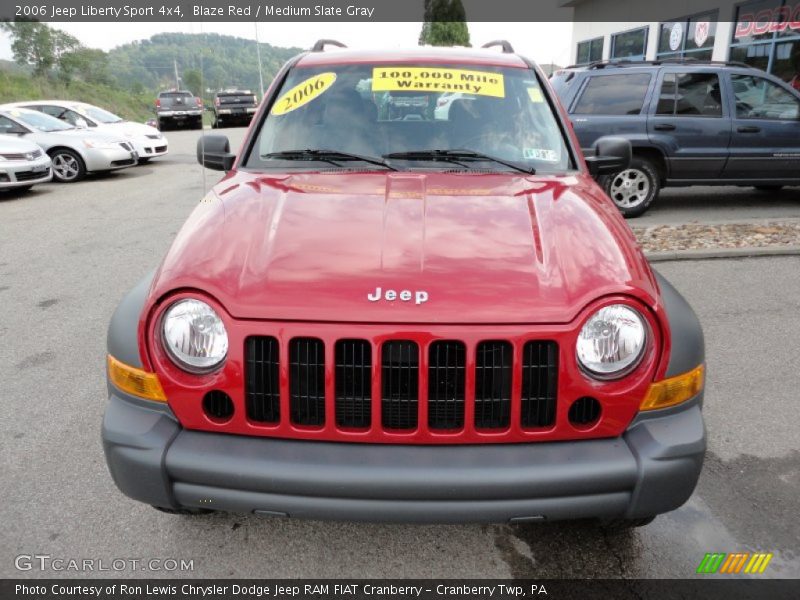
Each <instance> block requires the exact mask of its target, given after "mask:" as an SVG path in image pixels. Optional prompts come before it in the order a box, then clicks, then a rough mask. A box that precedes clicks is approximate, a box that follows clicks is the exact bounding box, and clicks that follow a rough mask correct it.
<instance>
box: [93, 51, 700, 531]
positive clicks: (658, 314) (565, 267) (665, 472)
mask: <svg viewBox="0 0 800 600" xmlns="http://www.w3.org/2000/svg"><path fill="white" fill-rule="evenodd" d="M501 45H502V47H503V49H504V51H503V52H495V51H488V50H487V51H476V50H475V49H455V48H433V47H425V48H420V49H416V50H412V51H406V50H392V51H388V50H387V51H379V52H364V51H350V50H346V49H345V50H339V51H337V52H335V53H326V52H324V43H318V44H317V45H316V46H315V48H316V49H317V50H315V51H311V52H309V53H305V54H302V55H300V56H299V57H296V58H294V59H292V60H290V61H289V63H288V64H287V65H285V66H284V67H283V69H282V70H281V71H280V72H279V73H278V75H277V79H276V81H277V83H276V84H275V85H274V87H273V88H272V91H271V92H270V93H269V94H268V96H267V97H266V98H265V99H264V101H263V102H264V106H263V107H262V109H261V110H260V112H259V114H258V117H257V119H258V120H257V121H256V122H254V123H253V125H252V126H251V128H250V130H249V131H248V133H247V135H246V139H245V141H244V143H243V144H242V148H243V151H242V154H241V155H239V156H234V155H233V154H232V153H231V152H230V143H229V141H228V139H227V138H226V137H225V136H223V135H219V134H210V135H206V136H202V137H201V138H200V139H199V141H198V145H197V156H198V160H199V161H201V164H203V165H204V166H205V167H207V168H210V169H217V170H220V171H224V172H226V174H225V176H224V178H223V179H222V180H221V181H220V182H219V183H218V184H217V185H215V186H214V187H213V189H212V190H211V191H210V193H209V194H208V195H206V196H205V199H204V201H203V202H202V203H199V204H198V205H197V207H196V208H195V210H194V212H193V214H192V215H191V216H190V217H189V219H188V221H187V222H186V223H185V224H184V225H183V227H182V229H181V230H180V232H179V233H178V235H177V237H176V239H175V240H174V242H173V245H172V247H171V249H170V250H169V251H168V252H167V254H166V256H165V257H164V259H163V260H162V262H161V264H160V265H159V266H158V268H156V270H155V271H154V272H151V273H150V274H149V275H147V276H146V277H145V278H144V279H143V280H142V281H141V282H140V283H139V284H138V285H137V286H136V287H135V288H134V289H133V290H132V291H131V292H130V293H129V294H128V295H127V296H126V297H125V298H124V299H123V300H122V302H121V304H120V305H119V307H118V308H117V310H116V312H115V314H114V316H113V317H112V319H111V324H110V327H109V333H108V354H109V356H108V363H107V375H108V378H109V388H108V389H109V404H108V406H107V410H106V413H105V419H104V423H103V431H102V437H103V444H104V448H105V455H106V460H107V462H108V466H109V469H110V471H111V474H112V476H113V479H114V481H115V483H116V485H117V486H118V487H119V488H120V490H122V492H124V493H125V494H127V495H128V496H130V497H132V498H134V499H136V500H139V501H141V502H145V503H148V504H151V505H153V506H155V507H157V508H158V509H160V510H163V511H166V512H172V513H181V514H193V513H198V512H204V511H207V510H209V509H215V510H225V511H239V512H244V513H256V514H263V515H280V516H291V517H302V518H322V519H344V520H366V521H395V522H397V521H410V522H467V521H474V522H501V523H508V522H512V523H514V522H520V523H522V522H530V521H541V520H556V519H569V518H584V517H603V518H606V519H610V520H612V523H615V524H616V525H619V526H625V527H627V526H632V525H643V524H646V523H647V522H649V521H650V520H652V519H653V518H654V516H655V515H657V514H660V513H663V512H667V511H670V510H673V509H675V508H677V507H679V506H680V505H682V504H683V503H684V502H685V501H686V500H687V499H688V498H689V496H690V495H691V493H692V490H693V489H694V487H695V484H696V482H697V479H698V476H699V474H700V470H701V466H702V463H703V456H704V452H705V432H704V426H703V418H702V414H701V405H702V398H703V374H704V355H703V334H702V331H701V328H700V325H699V323H698V321H697V318H696V316H695V314H694V313H693V312H692V309H691V308H690V307H689V305H688V304H687V303H686V301H685V300H684V299H683V298H682V297H681V296H680V294H679V293H678V292H677V291H676V290H675V289H674V288H673V287H672V286H671V285H670V284H669V283H668V282H667V281H666V280H665V279H664V278H663V277H662V276H661V275H659V274H658V273H657V272H655V271H654V270H653V269H652V268H651V266H650V264H649V263H648V261H647V260H646V259H645V257H644V255H643V254H642V252H641V250H640V249H639V247H638V245H637V243H636V240H635V238H634V237H633V235H632V234H631V231H630V229H629V228H628V226H627V225H626V224H625V222H624V219H623V217H622V215H621V214H620V213H619V211H617V210H616V208H615V206H614V204H613V203H612V202H611V200H610V199H609V198H608V196H607V195H606V194H605V193H603V191H602V189H601V188H600V187H599V186H598V185H597V183H596V182H595V181H594V179H593V176H596V175H601V174H604V173H608V172H616V171H619V170H620V169H621V168H625V167H626V166H627V164H628V162H629V160H630V151H631V150H630V143H629V142H627V141H626V140H623V139H620V138H613V137H606V138H603V139H600V140H598V141H597V142H596V144H595V148H594V153H593V156H591V157H588V158H586V159H584V158H583V156H582V155H581V152H580V147H579V146H578V145H577V141H576V139H575V138H574V136H572V135H571V133H570V130H569V127H568V125H567V123H566V122H565V121H564V120H563V119H562V117H561V113H560V112H559V111H558V110H556V107H557V101H556V99H555V97H554V95H553V94H552V92H551V90H550V87H549V86H548V85H547V80H546V79H545V77H544V75H543V73H542V72H541V71H540V70H539V69H538V68H536V67H535V66H534V65H533V64H532V63H531V62H530V61H528V60H527V59H525V58H523V57H521V56H519V55H517V54H514V53H513V50H512V49H511V47H510V45H509V44H508V43H507V42H504V43H502V44H501ZM365 80H368V81H369V82H370V84H369V85H370V86H371V88H372V91H373V92H375V94H374V96H368V97H366V98H365V97H364V95H363V94H362V93H360V92H359V89H358V87H359V85H360V84H361V83H362V82H363V81H365ZM417 85H420V86H424V88H420V90H419V92H417V95H423V96H425V104H426V105H427V106H435V104H436V100H437V99H438V98H439V96H440V95H441V94H442V93H445V92H449V91H452V89H453V86H454V85H457V86H460V87H462V88H466V89H468V90H469V93H471V94H473V95H475V96H476V98H475V99H473V100H470V101H469V104H470V106H469V107H465V106H464V105H462V104H460V103H458V102H454V103H453V106H451V110H450V112H449V115H448V120H447V121H443V120H437V119H435V118H434V117H433V114H432V113H433V111H430V113H418V114H419V116H420V118H421V119H423V120H422V121H420V120H405V119H393V118H390V117H388V116H385V117H380V116H379V111H378V107H377V106H376V104H375V100H374V98H380V99H381V101H382V96H380V94H384V93H385V94H388V95H389V96H394V94H399V95H400V97H402V98H405V97H407V96H405V95H404V94H407V92H404V91H403V90H407V89H408V88H409V87H416V86H417Z"/></svg>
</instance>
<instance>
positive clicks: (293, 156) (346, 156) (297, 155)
mask: <svg viewBox="0 0 800 600" xmlns="http://www.w3.org/2000/svg"><path fill="white" fill-rule="evenodd" d="M261 158H267V159H268V158H275V159H279V160H318V161H322V162H326V163H330V164H332V165H335V166H337V167H340V166H341V165H340V164H339V162H340V161H347V160H360V161H362V162H365V163H369V164H371V165H378V166H381V167H385V168H387V169H389V170H390V171H397V169H395V168H394V167H393V166H392V165H390V164H389V163H387V162H386V161H385V160H383V159H382V158H379V157H377V156H365V155H363V154H353V153H352V152H342V151H340V150H322V149H320V150H311V149H306V150H284V151H282V152H269V153H267V154H262V155H261Z"/></svg>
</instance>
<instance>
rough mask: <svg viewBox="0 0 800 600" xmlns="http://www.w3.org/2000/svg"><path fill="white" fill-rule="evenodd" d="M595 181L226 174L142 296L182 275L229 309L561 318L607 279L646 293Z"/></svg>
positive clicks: (266, 314)
mask: <svg viewBox="0 0 800 600" xmlns="http://www.w3.org/2000/svg"><path fill="white" fill-rule="evenodd" d="M601 194H602V193H601V191H600V190H599V188H598V187H597V186H596V185H595V184H594V183H593V182H592V181H591V180H590V179H588V177H585V176H583V175H575V176H565V177H538V176H536V177H529V176H523V175H516V174H464V173H458V174H455V173H454V174H447V173H432V174H407V173H389V174H385V173H342V172H338V173H317V174H308V173H305V174H294V175H292V174H288V175H287V174H283V175H264V174H253V173H245V172H238V173H234V174H231V175H229V176H228V177H226V178H225V179H223V180H222V181H221V182H220V183H219V184H217V186H216V187H215V188H214V190H213V191H212V192H211V193H210V194H209V195H208V196H207V197H206V198H205V199H204V200H203V201H202V202H201V203H200V204H199V206H198V207H197V208H196V209H195V211H194V212H193V213H192V215H191V216H190V218H189V220H188V221H187V222H186V224H185V225H184V226H183V228H182V229H181V231H180V232H179V234H178V236H177V237H176V239H175V242H174V243H173V245H172V248H171V249H170V251H169V252H168V254H167V256H166V257H165V259H164V261H163V263H162V265H161V268H160V270H159V272H158V273H157V275H156V278H155V279H154V282H153V287H152V289H151V300H152V301H154V302H155V301H158V300H159V299H161V298H162V297H163V296H164V295H166V294H169V293H170V292H172V291H174V290H178V289H187V288H192V289H196V290H200V291H202V292H203V293H206V294H209V295H211V296H212V297H214V298H216V299H217V300H218V301H219V302H220V303H221V304H222V305H223V306H224V307H225V308H226V310H227V311H228V312H229V313H230V314H231V316H233V317H235V318H241V319H285V320H304V321H330V322H394V323H492V324H495V323H496V324H501V323H565V322H569V321H571V320H572V319H574V318H575V317H576V316H577V314H578V312H579V311H580V310H581V309H582V308H583V307H585V306H586V305H587V304H588V303H589V302H591V301H592V300H594V299H596V298H598V297H600V296H604V295H607V294H613V293H625V294H632V295H635V296H638V297H639V298H641V299H642V300H644V301H645V302H648V303H653V302H655V298H656V297H657V288H656V284H655V282H654V280H653V276H652V272H651V271H650V268H649V266H648V264H647V262H646V260H645V259H644V257H643V255H642V253H641V251H640V250H639V249H638V246H637V245H636V242H635V239H634V238H633V235H632V234H631V232H630V229H629V228H628V227H627V225H626V224H625V222H624V220H623V219H622V217H621V216H620V215H619V213H618V212H617V211H616V209H615V208H614V206H613V205H612V204H611V203H610V202H609V201H608V200H607V199H605V198H603V197H602V195H601ZM377 288H381V295H382V298H381V299H380V300H374V298H375V296H376V295H377ZM387 290H391V291H393V292H394V293H395V295H396V299H394V300H387V299H386V292H387ZM403 291H408V292H410V294H403V293H402V292H403ZM420 292H421V293H420ZM369 295H371V296H372V297H373V300H371V299H370V298H369V297H368V296H369ZM389 297H390V298H391V297H392V294H391V293H390V294H389ZM402 298H410V299H409V300H403V299H402ZM425 298H427V300H425V301H423V300H424V299H425Z"/></svg>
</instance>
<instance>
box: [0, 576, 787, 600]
mask: <svg viewBox="0 0 800 600" xmlns="http://www.w3.org/2000/svg"><path fill="white" fill-rule="evenodd" d="M798 597H800V580H785V579H784V580H764V579H750V578H747V579H746V578H744V577H742V578H730V579H707V578H702V577H701V578H698V579H677V580H642V579H633V580H624V579H597V580H572V581H570V580H554V579H542V580H510V579H509V580H500V579H485V580H470V579H465V580H457V579H443V580H433V579H409V580H402V579H392V580H365V579H360V580H356V579H351V580H345V579H328V580H322V579H286V580H276V579H263V580H258V579H218V580H211V579H198V580H185V579H138V580H134V579H129V580H125V579H85V578H84V579H58V580H56V579H47V580H38V581H37V580H32V579H6V580H2V581H0V598H3V600H11V599H14V600H23V599H26V598H27V599H31V600H87V599H89V598H97V599H99V600H152V599H159V600H189V599H191V600H196V599H203V600H264V599H274V600H517V599H520V598H525V599H526V600H530V599H536V600H539V599H545V598H546V599H548V600H562V599H563V600H567V599H573V598H580V599H581V600H590V599H593V598H603V599H613V600H627V599H629V598H630V599H633V598H636V599H643V598H644V599H649V598H658V599H659V600H661V599H664V600H670V599H672V598H682V599H689V598H692V599H694V598H703V599H704V600H716V599H718V598H719V599H724V600H731V599H734V598H735V599H737V600H738V599H743V598H754V599H755V598H769V599H770V600H783V599H789V598H791V599H792V600H795V599H796V598H798Z"/></svg>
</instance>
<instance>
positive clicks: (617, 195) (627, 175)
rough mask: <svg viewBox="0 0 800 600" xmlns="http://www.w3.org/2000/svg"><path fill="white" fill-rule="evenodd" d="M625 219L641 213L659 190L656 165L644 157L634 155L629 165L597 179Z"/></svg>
mask: <svg viewBox="0 0 800 600" xmlns="http://www.w3.org/2000/svg"><path fill="white" fill-rule="evenodd" d="M598 183H600V185H601V186H602V188H603V189H604V190H605V192H606V194H608V196H609V198H611V200H612V201H613V202H614V204H615V205H616V206H617V208H618V209H619V211H620V212H621V213H622V214H623V215H624V216H625V218H626V219H632V218H635V217H638V216H641V215H643V214H644V213H645V212H647V209H649V208H650V205H651V204H652V203H653V202H654V201H655V199H656V198H657V197H658V194H659V192H660V191H661V177H660V176H659V173H658V169H657V168H656V166H655V165H654V164H653V163H652V162H651V161H649V160H648V159H646V158H642V157H639V156H634V157H633V159H631V164H630V167H629V168H627V169H625V170H624V171H620V172H619V173H616V174H614V175H606V176H604V177H601V178H600V179H599V181H598Z"/></svg>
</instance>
